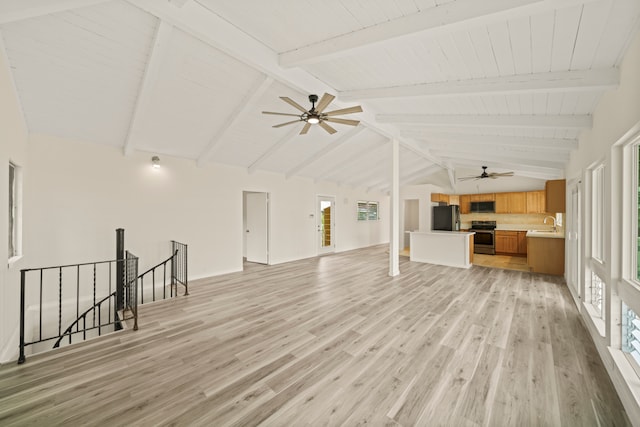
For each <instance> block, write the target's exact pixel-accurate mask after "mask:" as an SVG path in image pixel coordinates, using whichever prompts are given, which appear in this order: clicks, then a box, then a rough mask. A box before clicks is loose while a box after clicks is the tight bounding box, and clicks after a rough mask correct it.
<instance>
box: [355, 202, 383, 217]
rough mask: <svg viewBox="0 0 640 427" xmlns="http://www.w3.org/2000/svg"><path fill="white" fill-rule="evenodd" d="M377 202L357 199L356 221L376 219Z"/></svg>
mask: <svg viewBox="0 0 640 427" xmlns="http://www.w3.org/2000/svg"><path fill="white" fill-rule="evenodd" d="M378 205H379V204H378V202H365V201H358V221H367V220H369V221H377V220H378V219H379V218H378Z"/></svg>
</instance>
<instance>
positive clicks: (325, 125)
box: [318, 122, 338, 135]
mask: <svg viewBox="0 0 640 427" xmlns="http://www.w3.org/2000/svg"><path fill="white" fill-rule="evenodd" d="M318 124H319V125H320V127H321V128H322V129H324V130H326V131H327V132H329V133H330V134H331V135H333V134H334V133H336V132H338V131H337V130H335V129H334V128H332V127H331V126H329V125H328V124H326V123H325V122H320V123H318Z"/></svg>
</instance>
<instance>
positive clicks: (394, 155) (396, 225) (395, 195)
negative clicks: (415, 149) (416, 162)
mask: <svg viewBox="0 0 640 427" xmlns="http://www.w3.org/2000/svg"><path fill="white" fill-rule="evenodd" d="M391 162H392V163H391V206H390V209H389V210H390V213H391V215H390V216H391V218H390V219H391V233H390V236H389V276H392V277H393V276H397V275H399V274H400V142H399V141H398V140H397V139H394V140H393V141H392V142H391Z"/></svg>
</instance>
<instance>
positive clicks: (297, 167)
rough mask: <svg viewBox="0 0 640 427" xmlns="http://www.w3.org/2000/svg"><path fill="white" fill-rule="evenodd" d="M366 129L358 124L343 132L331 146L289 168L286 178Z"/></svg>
mask: <svg viewBox="0 0 640 427" xmlns="http://www.w3.org/2000/svg"><path fill="white" fill-rule="evenodd" d="M364 129H365V127H364V126H356V127H355V128H353V129H351V130H349V131H348V132H347V133H343V134H342V135H340V137H339V138H338V139H337V140H335V141H334V142H332V143H331V145H330V146H329V147H327V148H323V149H321V150H319V151H318V152H316V153H313V154H312V155H311V156H309V157H307V158H306V159H304V160H303V161H302V162H300V163H298V164H297V165H295V166H294V167H292V168H291V169H289V170H288V171H287V173H286V174H285V177H286V179H289V178H291V177H292V176H294V175H296V174H297V173H298V172H300V171H301V170H304V168H306V167H308V166H310V165H312V164H313V163H315V162H317V161H319V160H320V159H322V158H324V157H325V156H326V155H327V154H329V153H332V152H333V151H335V150H337V149H338V148H339V147H340V146H341V145H342V144H344V143H345V142H347V141H349V140H350V139H351V138H353V137H355V136H356V135H358V134H359V133H360V132H362V131H363V130H364Z"/></svg>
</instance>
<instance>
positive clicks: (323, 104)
mask: <svg viewBox="0 0 640 427" xmlns="http://www.w3.org/2000/svg"><path fill="white" fill-rule="evenodd" d="M335 98H336V97H335V96H333V95H329V94H328V93H326V92H325V94H324V95H322V98H320V102H318V105H316V112H318V113H322V112H323V111H324V109H325V108H327V106H328V105H329V104H331V101H333V100H334V99H335Z"/></svg>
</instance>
